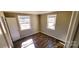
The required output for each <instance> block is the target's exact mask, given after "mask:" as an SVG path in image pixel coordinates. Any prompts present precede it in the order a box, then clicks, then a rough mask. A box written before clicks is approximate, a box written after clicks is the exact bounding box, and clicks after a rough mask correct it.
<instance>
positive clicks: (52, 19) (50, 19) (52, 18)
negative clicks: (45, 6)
mask: <svg viewBox="0 0 79 59" xmlns="http://www.w3.org/2000/svg"><path fill="white" fill-rule="evenodd" d="M55 24H56V15H48V16H47V28H48V29H52V30H55Z"/></svg>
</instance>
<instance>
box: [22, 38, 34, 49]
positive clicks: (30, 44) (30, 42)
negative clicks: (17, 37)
mask: <svg viewBox="0 0 79 59" xmlns="http://www.w3.org/2000/svg"><path fill="white" fill-rule="evenodd" d="M21 48H35V46H34V43H33V39H28V40H27V41H25V42H23V43H22V45H21Z"/></svg>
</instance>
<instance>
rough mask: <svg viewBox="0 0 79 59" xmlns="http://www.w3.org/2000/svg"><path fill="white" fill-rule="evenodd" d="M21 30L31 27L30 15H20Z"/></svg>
mask: <svg viewBox="0 0 79 59" xmlns="http://www.w3.org/2000/svg"><path fill="white" fill-rule="evenodd" d="M18 20H19V24H20V28H21V30H26V29H31V24H30V16H18Z"/></svg>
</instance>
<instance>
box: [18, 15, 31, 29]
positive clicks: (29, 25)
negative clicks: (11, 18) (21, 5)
mask: <svg viewBox="0 0 79 59" xmlns="http://www.w3.org/2000/svg"><path fill="white" fill-rule="evenodd" d="M22 16H23V15H18V21H19V17H22ZM23 17H29V23H30V24H26V25H29V28H25V29H22V28H21V24H20V21H19V25H20V30H29V29H31V18H30V16H27V15H26V16H23Z"/></svg>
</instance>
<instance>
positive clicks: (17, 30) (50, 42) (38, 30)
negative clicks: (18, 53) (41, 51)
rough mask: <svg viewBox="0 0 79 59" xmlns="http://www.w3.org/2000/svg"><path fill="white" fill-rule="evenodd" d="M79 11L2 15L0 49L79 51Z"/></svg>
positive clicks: (6, 13) (4, 13)
mask: <svg viewBox="0 0 79 59" xmlns="http://www.w3.org/2000/svg"><path fill="white" fill-rule="evenodd" d="M78 24H79V12H77V11H0V48H74V47H76V48H78V47H79V40H78V39H79V37H78V35H79V25H78Z"/></svg>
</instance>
